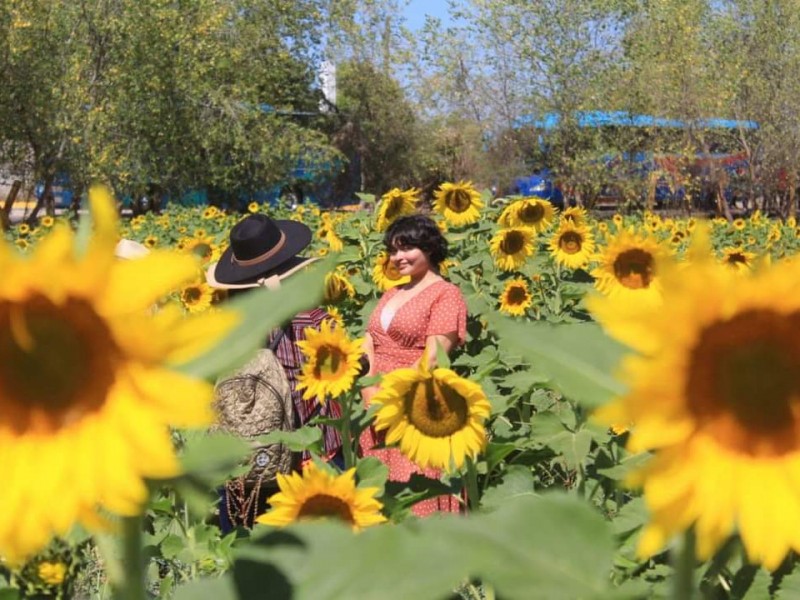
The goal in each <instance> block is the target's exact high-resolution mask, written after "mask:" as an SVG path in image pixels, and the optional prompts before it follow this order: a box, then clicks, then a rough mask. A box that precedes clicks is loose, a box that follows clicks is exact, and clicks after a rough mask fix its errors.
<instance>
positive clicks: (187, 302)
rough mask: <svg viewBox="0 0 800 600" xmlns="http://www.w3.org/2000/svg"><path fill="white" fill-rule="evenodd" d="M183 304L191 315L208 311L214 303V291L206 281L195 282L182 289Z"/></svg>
mask: <svg viewBox="0 0 800 600" xmlns="http://www.w3.org/2000/svg"><path fill="white" fill-rule="evenodd" d="M180 298H181V303H182V304H183V306H184V308H185V309H186V310H187V311H189V312H190V313H200V312H203V311H204V310H207V309H208V307H210V306H211V304H212V303H213V301H214V291H213V289H212V288H211V286H209V285H208V284H207V283H206V282H205V281H199V280H197V281H194V282H192V283H190V284H189V285H187V286H184V287H183V288H181V291H180Z"/></svg>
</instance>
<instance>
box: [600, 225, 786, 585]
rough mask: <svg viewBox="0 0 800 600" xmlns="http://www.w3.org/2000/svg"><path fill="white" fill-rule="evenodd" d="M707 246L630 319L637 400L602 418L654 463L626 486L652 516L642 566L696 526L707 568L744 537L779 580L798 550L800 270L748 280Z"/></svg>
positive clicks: (629, 377) (632, 397) (630, 383)
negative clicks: (634, 327)
mask: <svg viewBox="0 0 800 600" xmlns="http://www.w3.org/2000/svg"><path fill="white" fill-rule="evenodd" d="M697 238H698V239H697V240H695V241H694V245H693V248H692V249H690V250H691V253H692V255H693V257H692V261H691V263H690V264H688V265H686V266H685V267H683V268H681V267H680V266H678V265H671V264H669V263H665V265H666V266H664V267H662V268H661V271H660V277H661V278H662V294H663V302H661V303H660V305H656V306H651V307H650V309H649V310H646V311H641V312H638V313H630V314H627V315H626V318H628V319H631V320H635V321H638V322H639V328H638V330H639V331H640V332H647V334H646V335H641V336H639V337H638V339H637V338H635V337H629V338H628V339H626V340H625V341H626V343H628V344H629V345H631V346H632V348H633V349H634V350H636V351H638V352H639V354H637V355H633V356H629V357H628V358H627V359H626V360H625V361H624V362H623V363H622V378H623V381H624V382H625V383H626V384H627V387H628V389H629V391H628V393H627V394H625V395H624V396H623V397H622V398H620V399H618V400H617V401H615V402H614V403H612V404H610V405H607V406H605V407H603V408H602V409H601V410H600V412H599V414H598V417H599V418H600V419H601V420H603V421H605V422H606V423H609V424H612V423H627V422H633V423H635V426H634V427H633V428H632V430H631V433H630V438H629V440H628V448H629V449H630V450H631V451H633V452H641V451H652V452H653V453H654V456H653V457H652V459H651V460H650V461H649V462H648V463H647V464H646V465H645V466H644V467H643V468H641V469H640V470H638V471H637V472H635V473H634V475H633V476H632V477H631V478H630V479H629V481H628V483H629V484H630V485H635V486H642V487H643V488H644V498H645V501H646V503H647V506H648V507H649V509H650V513H651V520H650V522H649V524H648V525H647V526H646V528H645V530H644V531H643V533H642V537H641V540H640V545H639V552H640V554H641V555H642V556H649V555H652V554H654V553H656V552H659V551H661V550H662V549H663V548H664V546H665V545H666V544H667V542H668V541H669V540H670V538H672V536H674V535H676V534H678V533H680V532H682V531H684V530H686V529H688V528H689V527H694V530H695V534H696V540H697V551H698V554H699V557H700V558H701V559H702V560H706V559H708V558H710V557H711V556H712V555H713V554H714V552H715V551H716V550H717V549H718V548H719V547H720V546H721V545H722V543H723V542H724V541H725V540H726V539H727V538H728V537H729V536H730V535H731V534H733V533H735V532H738V533H739V535H740V536H741V539H742V543H743V545H744V547H745V550H746V552H747V555H748V557H749V558H750V560H752V561H754V562H760V563H763V564H764V566H766V567H767V568H768V569H771V570H774V569H776V568H777V567H778V566H779V565H780V564H781V562H782V560H783V558H784V557H785V556H786V554H787V553H788V552H789V551H790V550H794V551H800V378H798V373H800V261H797V260H794V261H784V262H781V263H779V264H777V265H775V266H772V267H768V268H765V269H763V270H762V271H759V272H756V273H755V274H754V275H752V276H750V277H746V278H742V277H739V276H737V274H736V273H735V272H734V271H732V270H731V269H729V268H726V267H723V266H721V265H719V264H718V263H717V262H716V260H715V258H714V256H713V253H712V251H711V247H710V244H709V243H708V239H707V236H706V235H705V232H701V235H699V236H697ZM601 301H605V302H608V303H609V304H611V303H615V300H614V299H612V298H610V297H609V298H607V299H604V300H601ZM618 310H620V311H622V310H624V308H622V307H620V308H618ZM601 321H602V319H601Z"/></svg>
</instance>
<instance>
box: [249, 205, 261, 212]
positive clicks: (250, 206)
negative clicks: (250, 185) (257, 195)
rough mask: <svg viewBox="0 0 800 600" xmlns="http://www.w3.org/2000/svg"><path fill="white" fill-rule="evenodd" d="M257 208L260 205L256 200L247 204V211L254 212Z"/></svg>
mask: <svg viewBox="0 0 800 600" xmlns="http://www.w3.org/2000/svg"><path fill="white" fill-rule="evenodd" d="M259 208H261V206H260V205H259V204H258V202H251V203H250V204H248V205H247V212H249V213H253V214H255V213H257V212H258V209H259Z"/></svg>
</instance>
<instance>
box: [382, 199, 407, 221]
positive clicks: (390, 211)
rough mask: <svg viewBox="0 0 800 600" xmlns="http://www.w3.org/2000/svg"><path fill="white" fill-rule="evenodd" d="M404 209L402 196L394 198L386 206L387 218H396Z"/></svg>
mask: <svg viewBox="0 0 800 600" xmlns="http://www.w3.org/2000/svg"><path fill="white" fill-rule="evenodd" d="M402 210H403V199H402V198H392V199H391V200H390V201H389V205H388V206H387V207H386V213H385V214H386V218H387V219H390V220H391V219H394V218H395V217H396V216H397V215H399V214H400V212H401V211H402Z"/></svg>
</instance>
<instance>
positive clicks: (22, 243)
mask: <svg viewBox="0 0 800 600" xmlns="http://www.w3.org/2000/svg"><path fill="white" fill-rule="evenodd" d="M14 245H15V246H16V247H17V248H19V249H20V250H22V251H23V252H25V251H26V250H27V249H28V248H29V247H30V243H29V242H28V240H26V239H25V238H17V239H16V240H14Z"/></svg>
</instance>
